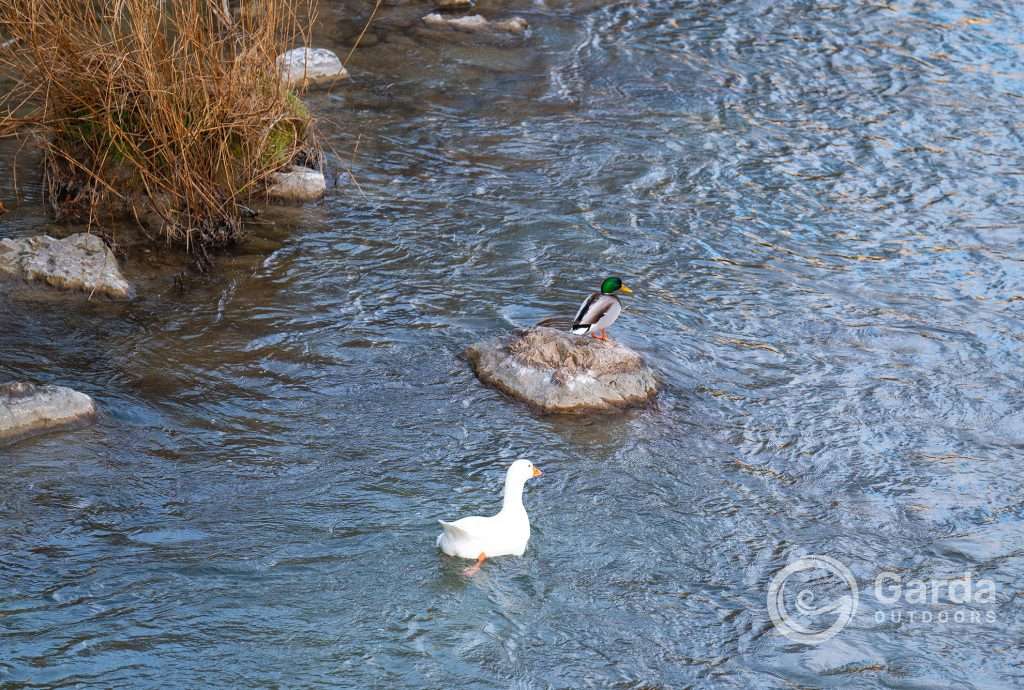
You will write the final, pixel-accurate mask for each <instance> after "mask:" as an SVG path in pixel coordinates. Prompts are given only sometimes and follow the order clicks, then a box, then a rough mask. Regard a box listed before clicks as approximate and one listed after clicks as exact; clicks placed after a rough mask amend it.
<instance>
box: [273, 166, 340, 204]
mask: <svg viewBox="0 0 1024 690" xmlns="http://www.w3.org/2000/svg"><path fill="white" fill-rule="evenodd" d="M326 191H327V180H325V179H324V174H323V173H322V172H320V171H319V170H313V169H311V168H303V167H301V166H298V165H294V166H292V167H291V169H289V170H286V171H284V172H277V173H274V174H272V175H271V176H270V184H269V185H268V186H267V196H269V197H270V198H271V199H278V200H281V201H316V200H317V199H319V198H320V197H322V196H323V195H324V192H326Z"/></svg>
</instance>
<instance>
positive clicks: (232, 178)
mask: <svg viewBox="0 0 1024 690" xmlns="http://www.w3.org/2000/svg"><path fill="white" fill-rule="evenodd" d="M313 2H314V0H241V3H240V7H236V8H235V10H236V11H234V12H232V11H231V9H230V8H229V7H228V3H227V2H226V0H0V32H2V34H3V40H4V41H6V42H7V44H6V45H5V46H4V47H3V49H0V65H2V67H3V68H4V69H5V71H8V72H9V73H10V74H11V75H12V76H13V78H14V79H15V80H16V81H15V86H14V87H13V88H12V89H11V90H10V91H9V92H8V93H7V94H6V101H5V105H6V108H7V112H6V115H7V117H6V119H5V121H4V122H3V123H0V133H3V132H9V131H13V130H14V129H15V128H17V127H18V126H20V125H22V124H24V123H25V122H31V123H32V124H35V125H37V126H38V127H40V128H42V129H43V130H44V132H45V134H46V136H45V141H46V165H45V173H44V176H45V189H46V191H47V196H48V199H49V202H50V204H51V206H52V207H53V208H54V210H55V211H56V212H57V214H58V216H63V217H72V218H74V217H76V216H78V217H79V218H78V219H80V220H86V221H88V222H91V223H92V222H97V221H102V220H103V216H104V215H105V214H111V215H115V214H116V213H118V212H121V213H125V212H127V213H131V214H134V215H135V217H136V218H137V219H139V218H148V219H149V222H147V223H146V225H148V226H150V227H154V226H155V227H156V228H157V229H158V231H159V233H160V235H161V236H162V237H164V238H165V239H167V240H170V241H172V242H176V243H183V244H184V245H185V246H187V247H189V248H190V249H192V250H197V251H198V252H199V253H200V254H205V250H206V248H208V247H215V246H222V245H225V244H228V243H230V242H232V241H233V240H235V239H236V238H237V237H238V235H239V233H240V229H241V221H240V216H241V210H242V208H241V205H242V204H244V203H245V201H246V200H247V199H248V198H249V197H250V196H251V195H253V194H256V193H259V192H261V191H262V190H263V188H264V186H265V181H266V178H267V176H268V175H269V174H270V173H272V172H273V171H275V170H277V169H280V168H281V167H283V166H284V165H286V164H288V163H290V162H292V161H296V160H302V159H303V158H304V157H309V158H312V159H313V161H314V162H316V161H317V160H318V157H319V150H318V149H317V148H316V146H315V143H314V144H311V143H310V142H311V136H312V135H311V132H310V131H309V114H308V112H307V111H306V110H305V108H304V107H303V106H302V104H301V102H300V101H299V100H298V99H297V97H296V96H295V95H294V94H293V93H291V92H290V91H289V90H288V89H287V88H285V86H284V85H283V84H282V83H281V80H280V76H279V74H278V70H277V66H276V58H277V56H278V55H279V54H281V53H282V52H284V51H285V50H287V49H288V48H291V47H295V46H296V45H304V44H306V41H305V39H306V38H308V31H307V27H308V26H310V25H311V24H312V22H313V20H314V14H315V10H314V7H313V5H312V3H313Z"/></svg>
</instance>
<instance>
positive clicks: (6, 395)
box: [0, 382, 96, 440]
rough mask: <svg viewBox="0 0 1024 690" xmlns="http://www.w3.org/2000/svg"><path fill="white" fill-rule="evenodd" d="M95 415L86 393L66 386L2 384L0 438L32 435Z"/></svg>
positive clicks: (89, 418) (9, 438) (19, 383)
mask: <svg viewBox="0 0 1024 690" xmlns="http://www.w3.org/2000/svg"><path fill="white" fill-rule="evenodd" d="M95 416H96V406H95V405H93V402H92V398H90V397H89V396H88V395H86V394H85V393H79V392H78V391H74V390H71V389H70V388H64V387H63V386H37V385H35V384H33V383H24V382H15V383H5V384H0V440H11V439H14V438H22V437H24V436H31V435H33V434H37V433H40V432H42V431H46V430H48V429H55V428H59V427H63V426H68V425H71V424H77V423H81V422H84V421H89V420H91V419H93V418H94V417H95Z"/></svg>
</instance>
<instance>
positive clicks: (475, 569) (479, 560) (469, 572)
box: [462, 553, 487, 577]
mask: <svg viewBox="0 0 1024 690" xmlns="http://www.w3.org/2000/svg"><path fill="white" fill-rule="evenodd" d="M486 560H487V554H485V553H481V554H480V555H479V556H477V557H476V563H474V564H473V565H471V566H469V567H468V568H466V569H465V570H463V571H462V574H463V575H465V576H466V577H473V576H474V575H476V574H477V573H479V572H480V566H482V565H483V564H484V561H486Z"/></svg>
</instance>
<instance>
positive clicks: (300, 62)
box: [277, 48, 348, 86]
mask: <svg viewBox="0 0 1024 690" xmlns="http://www.w3.org/2000/svg"><path fill="white" fill-rule="evenodd" d="M277 67H278V69H279V70H281V78H282V79H284V81H285V83H286V84H288V85H289V86H317V85H322V84H330V83H333V82H335V81H338V80H341V79H348V70H347V69H345V66H344V65H342V64H341V59H340V58H339V57H338V56H337V55H335V54H334V53H333V52H331V51H330V50H327V49H326V48H294V49H292V50H289V51H288V52H287V53H284V54H282V55H279V56H278V58H277Z"/></svg>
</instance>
